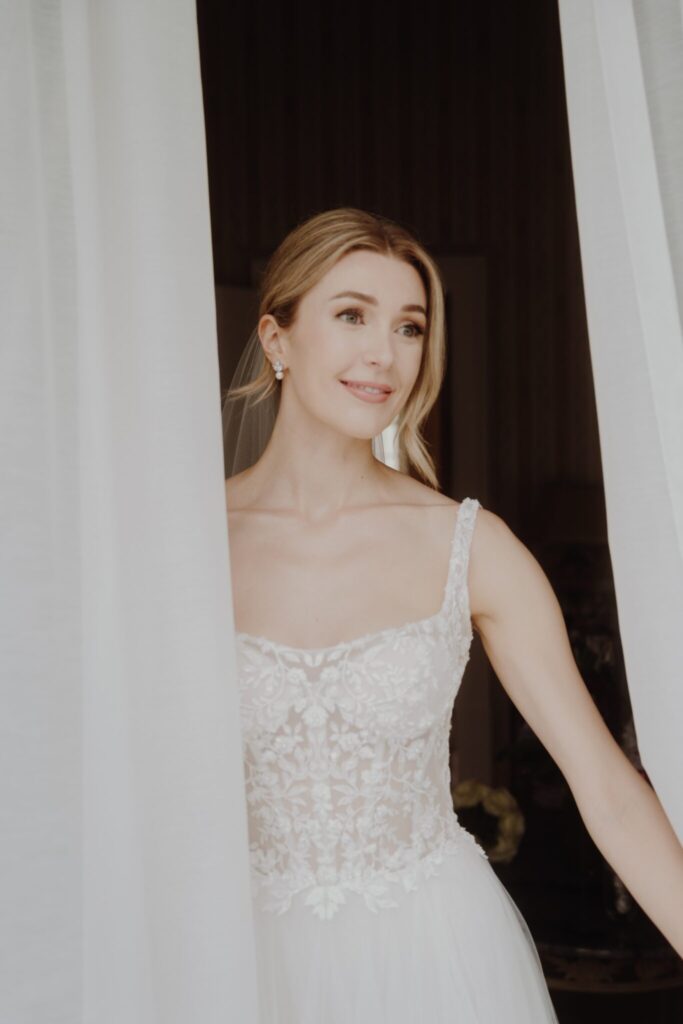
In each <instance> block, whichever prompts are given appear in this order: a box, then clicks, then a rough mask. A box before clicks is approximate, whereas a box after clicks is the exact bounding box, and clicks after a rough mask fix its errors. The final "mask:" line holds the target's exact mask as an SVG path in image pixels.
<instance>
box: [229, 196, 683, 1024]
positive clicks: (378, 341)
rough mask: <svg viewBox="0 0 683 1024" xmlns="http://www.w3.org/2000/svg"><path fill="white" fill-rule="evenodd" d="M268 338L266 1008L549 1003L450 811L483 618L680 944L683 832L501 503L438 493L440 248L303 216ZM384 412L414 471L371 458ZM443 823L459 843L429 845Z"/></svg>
mask: <svg viewBox="0 0 683 1024" xmlns="http://www.w3.org/2000/svg"><path fill="white" fill-rule="evenodd" d="M258 343H259V344H260V346H261V348H260V349H259V353H261V352H262V353H263V358H262V365H261V368H260V370H259V372H258V374H257V375H256V377H255V379H253V380H252V381H251V382H250V383H248V384H247V385H245V386H244V387H243V388H242V390H241V393H240V394H239V396H238V397H244V396H245V395H247V396H251V397H252V398H253V397H256V398H259V399H260V400H261V401H262V402H265V401H266V400H273V398H274V397H276V391H277V390H279V396H277V398H278V400H279V401H278V407H277V415H276V418H275V422H274V426H273V429H272V433H271V434H270V437H269V438H268V439H267V443H266V444H265V447H263V450H262V451H261V452H260V455H259V457H258V458H257V460H256V461H255V462H254V464H253V465H250V466H248V467H247V468H246V469H243V470H241V471H239V472H237V473H235V475H233V476H230V477H229V479H228V480H227V481H226V504H227V516H228V527H229V538H230V560H231V573H232V586H233V598H234V610H235V623H236V629H237V641H238V648H239V651H238V656H239V664H240V691H241V701H242V707H243V716H244V717H243V725H244V739H245V775H246V780H247V793H248V798H249V810H250V821H249V827H250V849H251V854H252V857H253V860H254V865H255V871H254V879H255V881H256V880H257V878H258V879H261V880H263V881H265V880H267V881H268V884H269V886H270V890H271V896H272V893H273V892H275V891H277V894H278V898H277V899H276V900H275V903H271V910H268V909H267V908H266V909H264V907H263V905H261V904H258V903H257V902H256V900H255V913H256V922H257V930H256V934H257V939H258V944H259V948H258V958H257V959H258V962H259V971H260V996H261V1002H262V1007H263V1008H264V1009H263V1012H264V1013H265V1014H266V1016H265V1017H264V1020H267V1021H268V1022H271V1021H280V1022H284V1021H291V1022H292V1024H293V1022H294V1021H296V1022H297V1024H301V1022H303V1021H310V1022H311V1024H313V1022H314V1021H315V1022H321V1021H325V1022H326V1024H329V1022H332V1021H339V1022H340V1024H341V1022H345V1024H346V1022H350V1021H357V1022H360V1021H366V1020H367V1021H370V1020H372V1021H374V1022H377V1021H384V1020H386V1021H389V1020H392V1021H396V1022H398V1024H403V1022H405V1024H408V1022H411V1024H412V1022H414V1021H418V1020H420V1021H422V1020H425V1021H427V1020H429V1021H430V1022H432V1024H433V1022H440V1021H444V1022H445V1021H446V1020H453V1019H455V1016H457V1013H458V1007H459V1012H460V1013H461V1014H462V1016H457V1019H458V1020H462V1021H472V1022H474V1021H476V1022H481V1021H493V1020H496V1021H498V1020H502V1019H505V1020H506V1021H515V1022H516V1021H519V1022H520V1024H521V1022H522V1021H525V1022H526V1021H529V1020H533V1021H535V1022H537V1021H544V1020H547V1021H552V1020H555V1017H554V1013H553V1010H552V1005H551V1003H550V999H549V996H548V993H547V989H546V987H545V983H544V980H543V977H542V973H541V969H540V963H539V961H538V959H537V956H536V953H535V949H534V946H533V940H532V939H531V937H530V935H529V933H528V929H527V928H526V924H525V922H524V920H523V918H522V916H521V914H520V913H519V911H518V910H517V908H516V907H515V905H514V903H513V902H512V900H511V898H510V896H509V894H508V893H507V892H506V890H505V889H504V888H503V886H502V885H501V884H500V882H499V881H498V879H497V876H496V875H495V873H494V872H493V869H492V868H491V867H490V865H489V863H488V861H487V860H486V858H485V856H484V855H483V851H481V849H480V848H479V847H478V846H477V844H476V843H474V841H473V840H472V842H468V841H467V840H468V838H469V839H472V837H469V836H468V834H465V835H464V836H463V832H464V830H463V829H461V828H460V827H459V825H457V821H456V818H455V813H454V812H453V811H452V807H451V808H450V809H449V810H448V811H446V810H445V809H444V804H443V799H442V798H443V796H444V793H445V792H446V791H447V788H448V786H447V780H446V778H445V777H446V774H447V745H446V746H444V744H445V743H446V740H447V732H444V731H443V729H444V728H445V726H444V723H447V722H449V720H450V714H451V711H452V704H453V700H454V698H455V693H456V690H457V684H458V683H459V679H460V677H461V675H462V671H463V669H464V665H465V662H466V661H467V657H468V652H469V641H470V639H471V635H472V634H471V630H474V631H476V632H477V633H478V634H479V636H480V638H481V641H482V644H483V647H484V649H485V651H486V654H487V656H488V658H489V659H490V662H491V665H492V667H493V669H494V671H495V673H496V675H497V677H498V679H499V680H500V682H501V683H502V685H503V686H504V688H505V689H506V691H507V693H508V694H509V696H510V698H511V699H512V701H513V702H514V704H515V705H516V707H517V708H518V709H519V711H520V713H521V714H522V715H523V717H524V718H525V719H526V721H527V722H528V723H529V725H530V727H531V728H532V729H533V731H534V732H535V733H536V734H537V736H538V737H539V738H540V740H541V741H542V742H543V744H544V745H545V747H546V748H547V750H548V751H549V753H550V754H551V756H552V757H553V758H554V760H555V761H556V763H557V764H558V766H559V768H560V769H561V771H562V772H563V773H564V775H565V777H566V779H567V781H568V783H569V785H570V787H571V790H572V793H573V795H574V797H575V799H576V803H577V805H578V808H579V810H580V813H581V816H582V818H583V821H584V822H585V825H586V828H587V829H588V831H589V832H590V834H591V836H592V838H593V839H594V841H595V843H596V844H597V846H598V847H599V849H600V850H601V852H602V853H603V854H604V856H605V857H606V859H607V860H608V861H609V863H610V864H611V865H612V867H613V868H614V870H615V871H616V872H617V874H618V875H619V877H620V878H621V879H622V881H623V882H624V884H625V885H626V887H627V888H628V889H629V891H630V892H631V893H632V894H633V896H634V897H635V899H636V900H637V901H638V902H639V904H640V905H641V907H642V908H643V909H644V910H645V912H646V913H647V914H648V915H649V916H650V917H651V919H652V920H653V921H654V923H655V924H656V925H657V926H658V928H659V929H660V930H661V931H662V933H663V934H664V935H665V936H666V937H667V939H668V940H669V941H670V942H671V944H672V945H673V946H674V947H675V948H676V949H677V951H678V952H679V953H681V954H682V955H683V848H682V847H681V845H680V843H679V841H678V839H677V837H676V835H675V833H674V831H673V828H672V826H671V824H670V823H669V821H668V819H667V817H666V815H665V813H664V811H663V809H662V807H661V805H660V803H659V801H658V799H657V796H656V795H655V793H654V792H653V790H652V789H651V788H650V787H649V786H648V784H647V783H646V782H645V781H644V780H643V779H642V777H641V776H640V775H639V774H638V773H637V771H636V770H635V769H634V768H633V767H632V765H631V764H630V763H629V761H628V760H627V758H626V757H625V756H624V754H623V753H622V751H621V750H620V748H619V747H618V745H617V743H616V742H615V741H614V739H613V738H612V736H611V734H610V732H609V730H608V728H607V727H606V725H605V723H604V721H603V720H602V718H601V716H600V714H599V713H598V711H597V709H596V706H595V704H594V703H593V700H592V698H591V697H590V695H589V693H588V691H587V689H586V686H585V685H584V683H583V680H582V678H581V676H580V675H579V672H578V670H577V666H576V663H575V661H574V657H573V654H572V650H571V647H570V643H569V640H568V637H567V632H566V629H565V625H564V620H563V616H562V611H561V609H560V607H559V604H558V601H557V599H556V597H555V594H554V592H553V590H552V588H551V586H550V583H549V581H548V579H547V577H546V576H545V574H544V572H543V570H542V569H541V567H540V565H539V564H538V562H537V561H536V560H535V558H534V557H533V556H532V554H531V553H530V552H529V550H528V549H527V548H526V547H525V546H524V544H522V543H521V541H520V540H519V539H518V538H517V537H516V536H515V534H514V533H513V532H512V531H511V530H510V528H509V527H508V526H507V525H506V523H505V522H504V521H503V520H502V519H501V518H500V517H499V516H498V515H496V514H495V513H494V512H492V511H490V510H488V509H485V508H483V507H481V506H480V504H479V502H478V501H476V499H471V498H466V499H464V500H463V501H461V502H457V501H452V500H451V499H450V498H448V497H446V496H445V495H443V494H441V493H440V491H439V487H438V481H437V479H436V476H435V473H434V466H433V463H432V460H431V458H430V456H429V453H428V451H427V448H426V445H425V443H424V441H423V439H422V437H421V435H420V426H421V424H422V423H423V422H424V420H425V418H426V416H427V414H428V412H429V410H430V409H431V407H432V406H433V404H434V402H435V400H436V398H437V395H438V392H439V388H440V385H441V381H442V377H443V367H444V347H445V327H444V300H443V292H442V287H441V283H440V279H439V274H438V269H437V267H436V265H435V263H434V261H433V260H432V259H431V257H430V256H429V254H428V253H426V252H425V250H424V249H423V248H422V247H421V246H420V245H419V243H418V242H417V241H416V240H415V239H414V238H413V237H412V236H411V235H410V234H409V233H408V232H406V231H405V230H404V229H403V228H401V227H400V226H399V225H397V224H395V223H393V222H391V221H389V220H387V219H385V218H381V217H378V216H376V215H373V214H370V213H366V212H364V211H360V210H356V209H352V208H341V209H337V210H331V211H327V212H324V213H322V214H319V215H317V216H315V217H312V218H311V219H310V220H308V221H306V222H305V223H303V224H301V225H299V226H298V227H297V228H296V229H295V230H294V231H292V232H291V233H290V235H288V236H287V238H286V239H285V240H284V241H283V242H282V244H281V245H280V246H279V248H278V249H277V251H276V252H275V253H274V255H273V257H272V258H271V260H270V262H269V264H268V267H267V268H266V273H265V275H264V278H263V282H262V289H261V302H260V309H259V319H258ZM235 393H236V394H237V392H235ZM255 408H258V406H256V407H255ZM393 422H396V423H397V427H398V441H399V443H400V445H401V447H402V450H403V452H404V453H405V459H406V460H407V464H408V466H409V467H410V468H411V469H412V470H414V471H415V473H416V474H417V475H419V476H420V477H421V478H422V480H421V481H420V480H418V479H416V478H415V477H414V476H410V475H408V474H407V473H404V472H399V471H398V470H395V469H393V468H391V467H390V466H388V465H386V464H385V463H384V462H382V461H380V460H379V459H378V458H376V457H375V453H374V452H373V438H377V437H378V435H380V434H381V433H382V431H383V430H385V429H386V428H387V427H388V426H389V425H390V424H392V423H393ZM422 481H423V482H422ZM449 595H451V597H452V600H450V599H449ZM444 609H446V621H443V620H442V618H441V616H442V614H443V612H444ZM437 626H438V628H437ZM444 652H446V653H447V655H448V658H450V659H451V660H450V662H445V661H444ZM326 672H327V675H326V674H325V673H326ZM454 676H455V679H453V677H454ZM304 679H305V682H304ZM302 687H304V689H302ZM326 687H327V688H326ZM436 692H438V694H439V701H440V702H441V703H439V705H438V706H439V709H440V713H441V714H442V719H441V720H440V721H441V725H438V727H437V724H436V723H437V720H438V716H437V714H436V712H435V710H434V708H435V707H436V698H435V696H434V694H435V693H436ZM399 694H400V696H399ZM380 705H381V707H382V709H383V715H384V717H383V718H380V717H379V713H378V711H377V708H378V707H379V706H380ZM311 707H314V708H317V711H315V712H312V711H311ZM418 712H419V714H418ZM439 729H441V732H439V731H438V730H439ZM430 730H431V731H430ZM444 737H445V739H444ZM432 740H433V744H432ZM439 743H440V744H441V746H439ZM430 744H432V746H431V747H430V751H429V756H427V753H426V752H425V747H426V746H427V747H429V746H430ZM364 751H365V755H364V756H365V757H366V760H365V762H363V761H362V760H359V759H360V758H362V756H363V752H364ZM340 752H341V753H340ZM338 754H339V755H340V756H341V757H345V756H346V755H349V759H348V761H346V762H345V764H346V768H345V769H344V771H339V770H336V768H335V766H339V765H340V763H341V762H340V761H339V758H338V757H337V755H338ZM411 759H412V760H411ZM409 763H411V764H412V766H413V767H412V769H411V773H408V772H407V771H406V765H408V764H409ZM373 773H374V774H373ZM351 783H353V787H354V788H353V789H352V791H350V788H349V787H350V786H351ZM375 784H376V785H375ZM430 787H431V788H430ZM371 789H372V794H371ZM439 793H440V794H441V796H440V797H439ZM370 794H371V795H370ZM439 799H442V803H441V804H439ZM427 805H428V808H429V815H427V814H426V813H425V809H426V808H427ZM401 815H403V816H402V817H401ZM446 818H448V822H447V823H446V825H445V826H444V830H442V832H439V830H438V829H435V828H434V821H435V820H437V821H438V820H439V819H443V820H444V821H445V819H446ZM418 820H419V823H420V826H419V828H417V827H416V824H415V823H416V821H418ZM427 820H429V822H430V824H429V829H432V831H431V832H429V830H428V829H427V826H426V825H425V822H426V821H427ZM399 823H400V824H399ZM446 833H447V834H448V835H449V836H450V837H451V846H450V847H449V846H443V848H442V846H441V845H439V844H441V843H442V842H445V840H442V838H439V839H438V840H437V839H436V838H435V839H433V840H432V839H429V840H425V836H426V835H428V834H429V835H430V836H432V835H434V836H437V835H438V836H443V835H445V834H446ZM390 837H391V841H390ZM458 837H460V838H458ZM456 839H458V842H457V843H456V842H455V840H456ZM430 843H431V846H430ZM453 844H455V845H453ZM456 846H457V848H458V850H459V852H458V854H457V856H455V855H453V856H450V855H449V854H448V852H446V853H444V852H443V851H444V850H446V851H448V850H453V849H455V848H456ZM427 850H428V851H429V852H430V857H431V858H432V859H431V860H430V861H429V863H430V865H431V866H430V868H429V870H428V871H427V870H425V872H424V877H422V876H419V878H418V877H417V876H415V875H414V874H410V880H411V881H410V885H407V884H406V882H405V878H406V876H405V871H406V870H407V868H406V867H405V865H408V864H409V865H410V866H411V871H412V870H413V868H416V867H419V866H420V865H421V863H422V857H423V854H424V852H425V851H427ZM463 851H464V852H463ZM399 853H400V858H399V857H398V855H399ZM370 854H371V856H370ZM398 859H400V863H401V872H403V874H400V878H401V879H402V884H401V885H400V892H401V898H400V899H399V897H398V896H397V895H396V893H397V892H398V891H399V890H398V889H396V888H395V886H396V885H398V883H396V881H395V880H396V878H398V877H399V874H396V873H392V872H394V869H395V868H396V864H397V862H398ZM370 861H372V863H371V867H372V871H371V872H370ZM424 863H425V864H426V863H427V861H425V862H424ZM369 872H370V873H369ZM369 879H370V880H371V882H370V881H369ZM389 879H391V880H392V881H391V884H390V883H389V881H388V880H389ZM293 880H294V881H293ZM385 881H386V886H385V884H384V883H385ZM294 882H295V883H296V884H294ZM371 883H372V884H371ZM372 887H374V888H372ZM387 887H388V888H387ZM385 890H386V891H390V892H391V893H392V894H393V895H392V899H387V898H385V897H384V894H385ZM370 892H372V893H373V894H375V895H374V896H373V899H372V901H371V900H370V898H369V893H370ZM283 893H285V896H284V897H283ZM377 893H380V894H381V895H383V899H380V898H377V897H376V894H377ZM314 894H315V895H314ZM272 907H275V908H276V911H275V912H273V910H272ZM311 907H313V911H314V912H311Z"/></svg>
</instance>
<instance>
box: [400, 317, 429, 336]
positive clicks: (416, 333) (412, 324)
mask: <svg viewBox="0 0 683 1024" xmlns="http://www.w3.org/2000/svg"><path fill="white" fill-rule="evenodd" d="M403 326H404V327H414V328H415V330H414V332H413V334H411V335H409V337H411V338H419V337H420V335H421V334H424V331H423V330H422V328H421V327H420V325H419V324H416V323H415V322H414V321H413V320H411V321H410V323H407V324H404V325H403Z"/></svg>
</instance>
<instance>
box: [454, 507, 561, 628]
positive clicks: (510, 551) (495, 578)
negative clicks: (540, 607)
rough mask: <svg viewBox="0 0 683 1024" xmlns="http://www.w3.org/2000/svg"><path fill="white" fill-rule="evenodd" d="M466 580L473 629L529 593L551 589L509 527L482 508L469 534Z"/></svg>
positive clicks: (529, 553) (541, 572)
mask: <svg viewBox="0 0 683 1024" xmlns="http://www.w3.org/2000/svg"><path fill="white" fill-rule="evenodd" d="M468 579H469V593H470V610H471V613H472V619H473V622H474V623H475V628H476V623H477V621H479V622H481V621H482V620H486V619H488V620H496V619H497V618H498V617H500V616H501V615H502V614H504V613H505V610H506V609H507V608H509V607H510V605H511V604H515V603H517V604H518V603H519V601H520V600H521V599H522V596H523V594H526V593H527V592H528V591H529V589H532V590H534V591H535V592H536V593H539V592H543V591H546V590H548V589H549V586H550V584H549V583H548V581H547V577H546V575H545V573H544V571H543V569H542V568H541V566H540V565H539V563H538V561H537V560H536V558H535V557H534V555H533V554H532V553H531V551H530V550H529V549H528V547H527V546H526V545H525V544H524V543H523V541H521V540H520V539H519V537H518V536H517V534H516V533H515V532H514V531H513V530H512V529H511V527H510V526H509V525H508V523H507V522H506V521H505V520H504V519H503V518H502V517H501V516H499V515H497V514H496V513H495V512H492V511H491V510H490V509H486V508H483V507H480V508H479V509H478V511H477V518H476V523H475V528H474V532H473V534H472V542H471V549H470V565H469V570H468ZM479 631H480V630H479Z"/></svg>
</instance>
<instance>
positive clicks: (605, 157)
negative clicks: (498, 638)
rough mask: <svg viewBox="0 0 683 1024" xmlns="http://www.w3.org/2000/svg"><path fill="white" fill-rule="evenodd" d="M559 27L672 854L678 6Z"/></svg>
mask: <svg viewBox="0 0 683 1024" xmlns="http://www.w3.org/2000/svg"><path fill="white" fill-rule="evenodd" d="M559 13H560V24H561V33H562V49H563V58H564V73H565V82H566V90H567V103H568V110H569V128H570V139H571V151H572V163H573V170H574V185H575V191H576V203H577V211H578V223H579V234H580V241H581V258H582V264H583V279H584V286H585V294H586V308H587V314H588V328H589V334H590V346H591V356H592V365H593V375H594V380H595V389H596V399H597V410H598V420H599V429H600V443H601V451H602V463H603V470H604V479H605V490H606V500H607V519H608V532H609V545H610V552H611V557H612V565H613V569H614V575H615V584H616V596H617V606H618V611H619V622H620V628H621V636H622V641H623V646H624V654H625V659H626V667H627V673H628V685H629V691H630V696H631V702H632V705H633V709H634V717H635V725H636V733H637V737H638V741H639V748H640V753H641V757H642V760H643V764H644V766H645V769H646V771H647V772H648V774H649V776H650V778H651V780H652V782H653V784H654V786H655V788H656V790H657V792H658V795H659V797H660V799H661V801H662V803H663V804H664V806H665V808H666V810H667V812H668V814H669V817H670V819H671V821H672V823H673V825H674V827H675V828H676V829H677V832H678V835H679V837H680V838H681V840H682V841H683V788H681V780H682V779H683V332H682V319H683V318H682V316H681V314H682V311H683V2H682V0H559Z"/></svg>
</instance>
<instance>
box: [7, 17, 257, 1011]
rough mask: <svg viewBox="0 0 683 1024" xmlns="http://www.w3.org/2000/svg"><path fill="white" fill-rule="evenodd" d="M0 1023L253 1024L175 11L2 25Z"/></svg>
mask: <svg viewBox="0 0 683 1024" xmlns="http://www.w3.org/2000/svg"><path fill="white" fill-rule="evenodd" d="M0 82H1V88H0V111H1V117H2V124H1V125H0V129H1V130H0V154H1V160H2V168H1V173H0V202H1V209H0V289H1V292H0V300H1V307H0V315H1V321H0V331H1V347H0V466H1V472H2V478H1V481H0V685H1V697H2V708H1V712H0V786H1V787H2V792H1V794H0V813H1V815H2V818H1V830H2V831H1V836H0V971H1V974H2V976H1V978H0V1021H2V1022H3V1024H76V1022H83V1024H180V1022H183V1024H188V1022H190V1021H192V1022H197V1021H201V1024H214V1022H215V1024H219V1022H220V1024H227V1022H229V1021H235V1022H237V1021H239V1022H240V1024H252V1022H255V1021H256V1017H257V1014H256V996H255V993H256V971H255V952H254V940H253V921H252V912H251V897H250V891H249V876H248V847H247V826H246V806H245V794H244V779H243V769H242V756H241V739H240V728H239V702H238V694H237V687H236V670H235V645H234V629H233V610H232V603H231V600H232V599H231V588H230V566H229V550H228V536H227V527H226V517H225V499H224V487H223V457H222V433H221V421H220V389H219V374H218V359H217V347H216V332H215V315H214V294H213V274H212V261H211V241H210V227H209V212H208V191H207V173H206V157H205V141H204V129H203V112H202V100H201V83H200V73H199V54H198V42H197V26H196V13H195V5H194V3H193V2H192V0H156V2H153V0H115V2H113V0H112V2H110V0H99V2H98V0H90V2H88V0H0Z"/></svg>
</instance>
